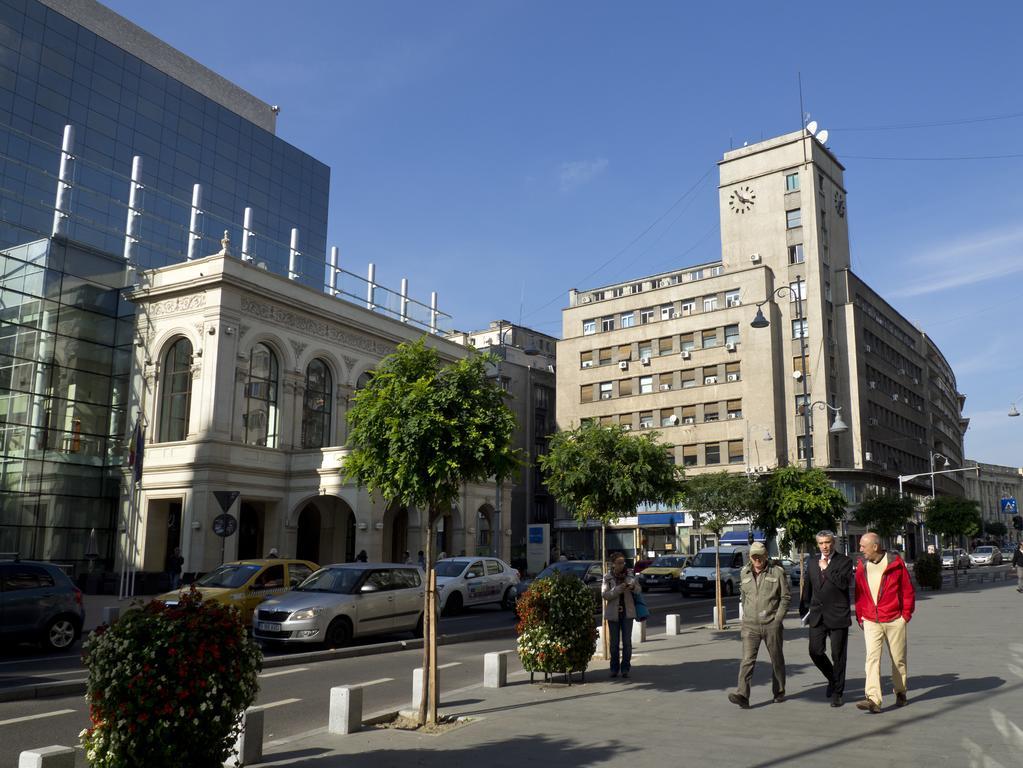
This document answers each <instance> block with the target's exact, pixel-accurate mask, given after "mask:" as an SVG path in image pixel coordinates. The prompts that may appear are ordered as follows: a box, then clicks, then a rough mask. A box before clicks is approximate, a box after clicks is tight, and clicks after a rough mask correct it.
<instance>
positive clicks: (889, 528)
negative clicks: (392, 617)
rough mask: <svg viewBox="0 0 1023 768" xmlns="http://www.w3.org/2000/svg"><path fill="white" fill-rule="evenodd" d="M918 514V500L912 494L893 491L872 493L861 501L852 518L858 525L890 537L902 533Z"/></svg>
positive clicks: (884, 536) (883, 536)
mask: <svg viewBox="0 0 1023 768" xmlns="http://www.w3.org/2000/svg"><path fill="white" fill-rule="evenodd" d="M914 514H916V502H915V501H914V500H913V499H912V497H910V496H901V497H900V496H898V495H896V494H893V493H877V494H871V495H870V496H868V497H867V498H865V499H864V500H863V501H862V502H860V505H859V507H857V508H856V509H855V510H854V511H853V513H852V518H853V520H855V521H856V523H857V524H858V525H862V526H863V527H864V528H867V529H868V530H871V531H874V532H875V533H876V534H878V535H879V536H881V537H882V538H887V539H890V538H891V537H892V536H895V535H896V534H897V533H900V532H901V531H902V530H903V529H904V528H905V525H906V523H907V522H908V521H909V519H910V518H911V517H913V515H914Z"/></svg>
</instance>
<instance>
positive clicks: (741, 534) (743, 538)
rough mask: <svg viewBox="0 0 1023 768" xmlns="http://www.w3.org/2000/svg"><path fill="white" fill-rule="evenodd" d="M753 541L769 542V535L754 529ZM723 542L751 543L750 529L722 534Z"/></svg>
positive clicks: (733, 543)
mask: <svg viewBox="0 0 1023 768" xmlns="http://www.w3.org/2000/svg"><path fill="white" fill-rule="evenodd" d="M753 541H762V542H765V543H766V542H767V536H766V535H765V534H764V532H763V531H756V530H755V531H753ZM721 543H722V544H732V545H735V544H749V531H728V533H723V534H721Z"/></svg>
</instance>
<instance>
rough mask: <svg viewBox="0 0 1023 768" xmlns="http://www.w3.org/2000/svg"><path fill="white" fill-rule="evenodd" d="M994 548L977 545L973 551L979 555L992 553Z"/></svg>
mask: <svg viewBox="0 0 1023 768" xmlns="http://www.w3.org/2000/svg"><path fill="white" fill-rule="evenodd" d="M994 549H995V548H994V547H977V548H976V549H975V550H973V552H974V554H977V555H990V554H991V553H992V552H993V551H994Z"/></svg>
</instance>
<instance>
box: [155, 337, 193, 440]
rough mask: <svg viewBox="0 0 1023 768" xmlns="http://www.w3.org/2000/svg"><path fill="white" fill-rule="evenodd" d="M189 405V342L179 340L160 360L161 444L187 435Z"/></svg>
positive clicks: (190, 359) (190, 387)
mask: <svg viewBox="0 0 1023 768" xmlns="http://www.w3.org/2000/svg"><path fill="white" fill-rule="evenodd" d="M191 404H192V342H190V341H189V340H188V339H185V338H180V339H178V340H177V341H175V342H174V343H173V344H171V346H170V349H168V350H167V355H166V356H165V357H164V359H163V380H162V381H161V383H160V434H159V437H158V439H159V441H160V442H161V443H169V442H173V441H175V440H184V439H185V437H187V436H188V411H189V410H190V408H191Z"/></svg>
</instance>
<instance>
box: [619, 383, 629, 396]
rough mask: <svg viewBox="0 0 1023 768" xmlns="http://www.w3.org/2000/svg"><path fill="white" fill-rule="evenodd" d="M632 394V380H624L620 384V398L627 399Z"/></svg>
mask: <svg viewBox="0 0 1023 768" xmlns="http://www.w3.org/2000/svg"><path fill="white" fill-rule="evenodd" d="M631 394H632V379H622V380H621V381H619V382H618V397H625V396H626V395H631Z"/></svg>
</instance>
